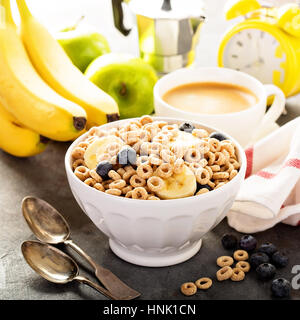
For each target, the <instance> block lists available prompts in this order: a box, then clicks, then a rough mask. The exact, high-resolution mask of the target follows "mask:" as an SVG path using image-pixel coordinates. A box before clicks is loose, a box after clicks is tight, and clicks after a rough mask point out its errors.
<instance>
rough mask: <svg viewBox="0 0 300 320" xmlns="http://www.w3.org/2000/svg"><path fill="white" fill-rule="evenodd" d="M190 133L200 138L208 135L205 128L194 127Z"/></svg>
mask: <svg viewBox="0 0 300 320" xmlns="http://www.w3.org/2000/svg"><path fill="white" fill-rule="evenodd" d="M192 135H193V136H194V137H196V138H199V139H202V138H207V137H208V135H209V134H208V132H207V131H206V130H205V129H194V130H193V131H192Z"/></svg>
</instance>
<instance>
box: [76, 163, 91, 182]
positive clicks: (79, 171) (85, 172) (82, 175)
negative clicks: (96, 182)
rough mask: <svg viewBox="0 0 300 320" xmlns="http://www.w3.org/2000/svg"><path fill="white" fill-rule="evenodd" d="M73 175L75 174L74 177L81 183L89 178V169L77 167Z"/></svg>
mask: <svg viewBox="0 0 300 320" xmlns="http://www.w3.org/2000/svg"><path fill="white" fill-rule="evenodd" d="M74 173H75V175H76V177H77V178H79V179H80V180H82V181H84V180H85V179H87V178H88V177H89V169H88V168H87V167H84V166H79V167H77V168H76V169H75V171H74Z"/></svg>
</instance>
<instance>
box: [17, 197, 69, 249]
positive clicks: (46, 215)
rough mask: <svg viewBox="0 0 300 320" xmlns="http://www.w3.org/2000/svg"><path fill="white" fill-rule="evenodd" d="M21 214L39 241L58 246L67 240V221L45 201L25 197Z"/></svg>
mask: <svg viewBox="0 0 300 320" xmlns="http://www.w3.org/2000/svg"><path fill="white" fill-rule="evenodd" d="M22 212H23V216H24V218H25V220H26V222H27V223H28V225H29V227H30V229H31V230H32V232H33V233H34V234H35V236H36V237H37V238H38V239H39V240H40V241H42V242H46V243H51V244H58V243H62V242H64V241H66V240H67V239H68V238H69V236H70V229H69V226H68V223H67V221H66V220H65V219H64V217H63V216H62V215H61V214H60V213H59V212H58V211H57V210H56V209H55V208H53V207H52V206H51V205H50V204H49V203H47V202H46V201H44V200H42V199H38V198H34V197H27V198H25V199H24V200H23V202H22Z"/></svg>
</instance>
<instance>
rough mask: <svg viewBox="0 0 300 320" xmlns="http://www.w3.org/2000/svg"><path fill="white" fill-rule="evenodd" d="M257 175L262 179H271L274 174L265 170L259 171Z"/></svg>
mask: <svg viewBox="0 0 300 320" xmlns="http://www.w3.org/2000/svg"><path fill="white" fill-rule="evenodd" d="M256 175H257V176H259V177H262V178H264V179H272V178H274V177H275V176H276V174H274V173H271V172H267V171H259V172H257V173H256Z"/></svg>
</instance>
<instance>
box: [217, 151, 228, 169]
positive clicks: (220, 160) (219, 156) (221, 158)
mask: <svg viewBox="0 0 300 320" xmlns="http://www.w3.org/2000/svg"><path fill="white" fill-rule="evenodd" d="M225 163H226V158H225V156H224V154H223V153H222V152H216V153H215V164H218V165H219V166H222V165H223V164H225Z"/></svg>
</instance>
